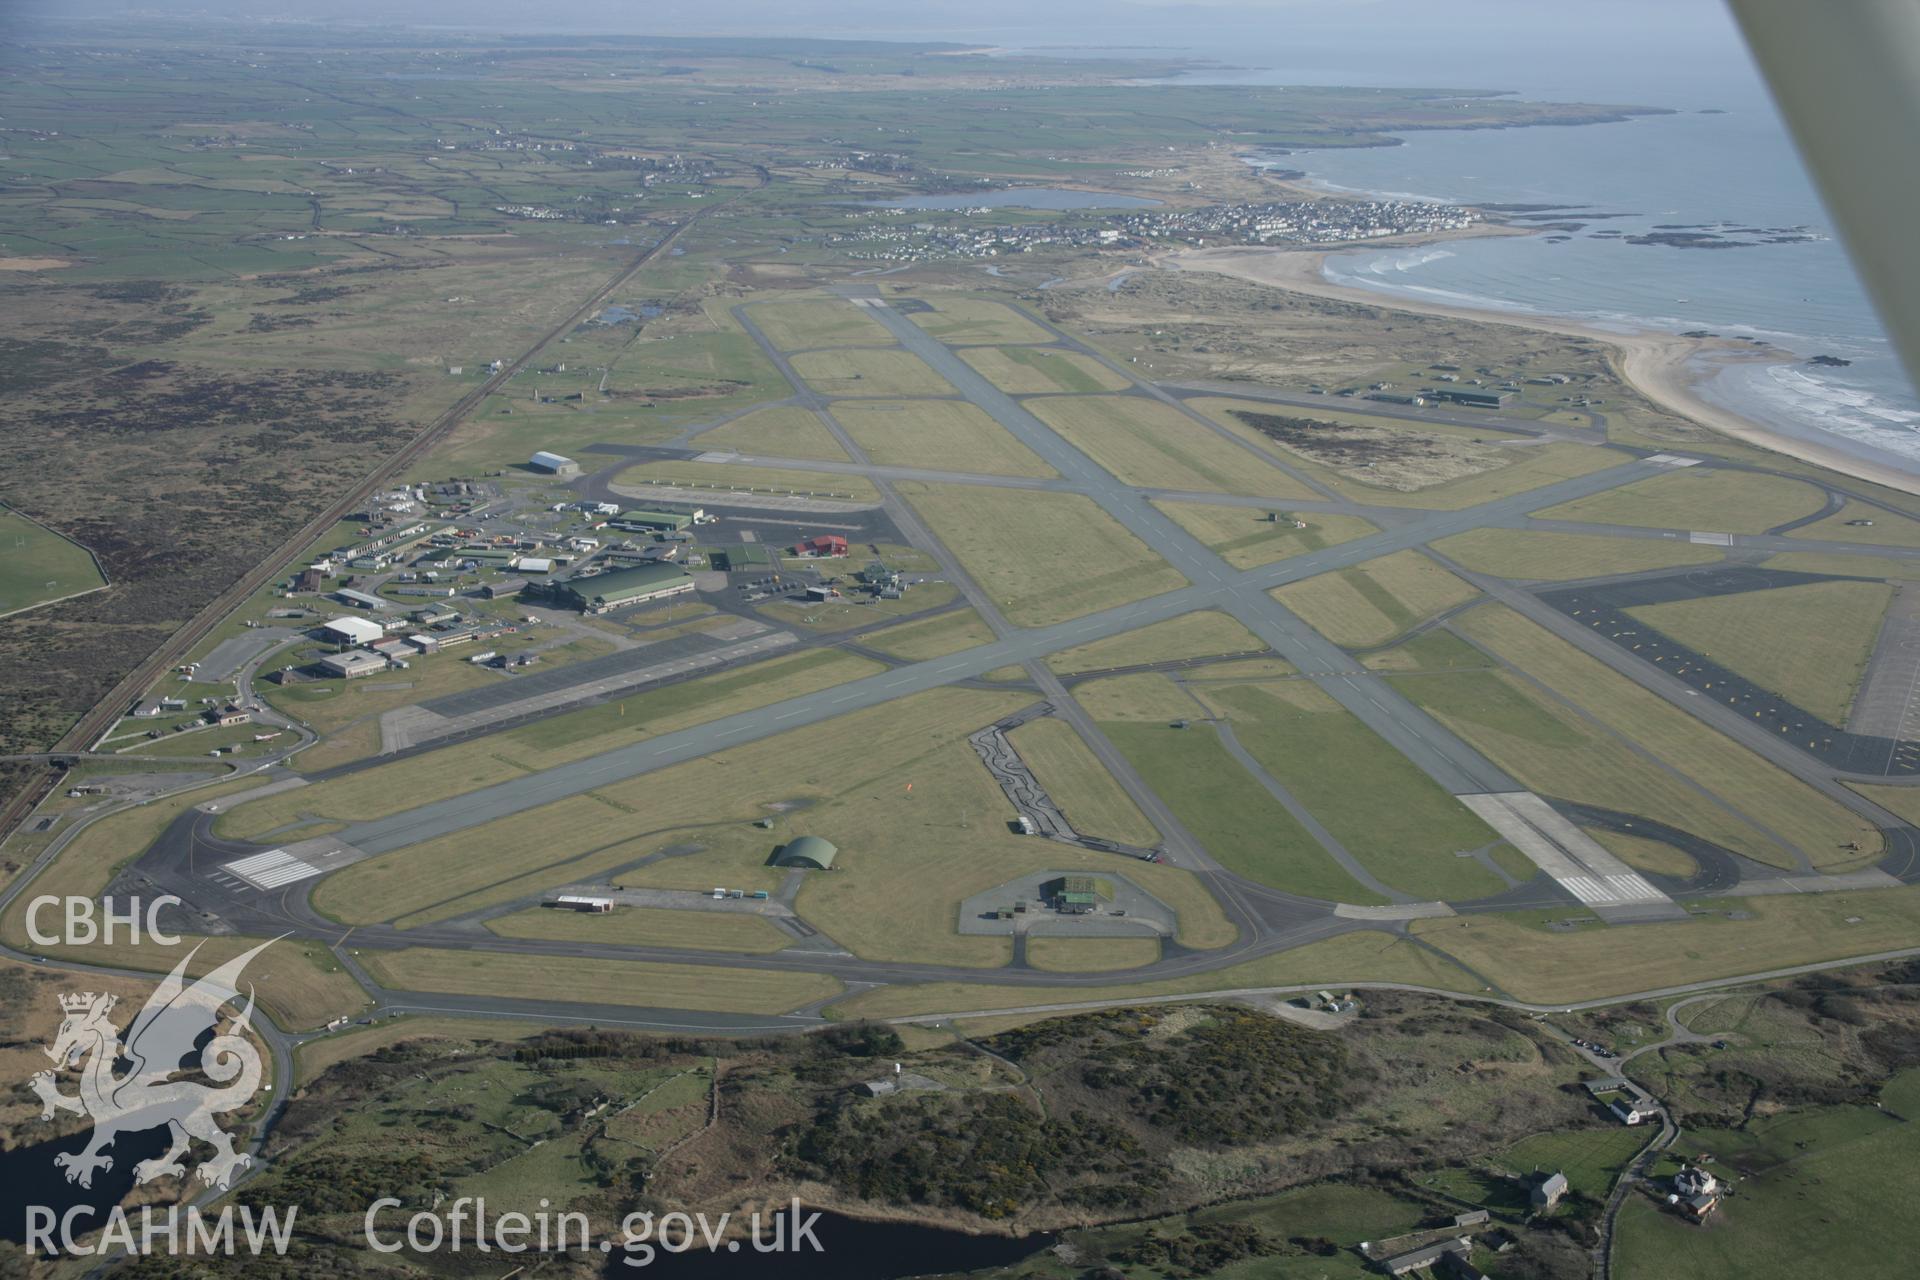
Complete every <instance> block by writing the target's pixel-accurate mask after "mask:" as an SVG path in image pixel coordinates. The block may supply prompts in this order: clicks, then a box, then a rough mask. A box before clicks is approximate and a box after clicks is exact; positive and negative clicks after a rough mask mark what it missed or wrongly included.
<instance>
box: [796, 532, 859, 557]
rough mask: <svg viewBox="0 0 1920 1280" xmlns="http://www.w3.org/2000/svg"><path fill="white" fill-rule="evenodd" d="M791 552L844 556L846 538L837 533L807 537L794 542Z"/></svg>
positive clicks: (806, 554)
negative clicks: (801, 540) (804, 539)
mask: <svg viewBox="0 0 1920 1280" xmlns="http://www.w3.org/2000/svg"><path fill="white" fill-rule="evenodd" d="M793 554H795V555H797V556H844V555H845V554H847V540H846V539H845V538H843V537H841V536H840V535H839V534H837V533H829V534H824V535H822V536H821V537H818V538H808V539H807V540H806V541H804V542H799V543H795V544H794V548H793Z"/></svg>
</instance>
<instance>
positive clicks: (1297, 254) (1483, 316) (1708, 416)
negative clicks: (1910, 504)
mask: <svg viewBox="0 0 1920 1280" xmlns="http://www.w3.org/2000/svg"><path fill="white" fill-rule="evenodd" d="M1375 248H1377V246H1367V247H1363V248H1356V249H1350V250H1349V249H1340V250H1331V251H1328V250H1306V249H1286V248H1277V247H1245V246H1233V247H1227V248H1219V249H1189V250H1181V251H1177V252H1172V253H1164V254H1159V255H1156V256H1155V258H1154V259H1153V260H1154V262H1155V263H1156V264H1157V265H1159V266H1162V267H1166V268H1171V269H1175V270H1181V271H1213V272H1218V273H1220V274H1222V275H1228V276H1233V277H1235V278H1237V279H1241V280H1248V281H1251V282H1253V283H1255V284H1264V285H1271V286H1273V287H1274V288H1278V289H1287V290H1291V291H1292V292H1294V293H1304V294H1310V295H1313V296H1316V297H1322V298H1335V299H1339V300H1340V301H1343V302H1354V303H1361V304H1364V305H1366V306H1372V307H1380V308H1382V309H1385V310H1398V311H1410V312H1416V313H1419V314H1423V315H1436V316H1451V317H1454V318H1456V319H1462V320H1472V321H1475V322H1477V323H1482V324H1505V325H1513V326H1516V327H1518V328H1523V329H1536V330H1541V331H1544V332H1548V333H1561V334H1567V335H1570V336H1573V337H1580V338H1587V339H1591V340H1593V341H1596V342H1601V343H1604V344H1606V345H1607V346H1609V347H1611V348H1612V349H1613V350H1614V351H1615V352H1616V353H1617V355H1616V365H1617V367H1618V369H1619V372H1620V375H1621V377H1622V378H1624V379H1625V380H1626V381H1627V382H1628V383H1629V384H1631V385H1632V386H1633V387H1634V388H1635V389H1636V390H1638V391H1639V392H1640V393H1641V394H1642V395H1644V396H1646V397H1647V399H1649V400H1651V401H1652V402H1653V403H1655V404H1657V405H1659V406H1660V407H1661V408H1663V409H1665V410H1667V411H1668V412H1669V413H1673V414H1677V415H1679V416H1680V417H1683V418H1686V419H1689V420H1690V421H1693V422H1696V423H1698V424H1700V425H1701V426H1703V427H1706V428H1708V429H1710V430H1713V431H1717V432H1719V433H1720V434H1722V435H1725V436H1727V437H1729V438H1731V439H1734V440H1738V441H1740V442H1741V443H1742V444H1748V445H1753V446H1754V447H1756V448H1762V449H1768V450H1771V451H1773V452H1775V453H1780V454H1785V455H1786V456H1788V457H1791V458H1797V459H1799V460H1800V461H1802V462H1809V463H1812V464H1814V465H1816V466H1821V467H1826V468H1828V469H1829V470H1832V471H1836V472H1839V473H1840V474H1842V475H1848V476H1852V477H1854V478H1856V479H1859V480H1867V481H1871V482H1872V483H1874V484H1880V485H1885V486H1887V487H1888V488H1891V489H1898V490H1900V491H1901V492H1903V493H1913V494H1920V479H1916V478H1915V477H1914V476H1912V475H1909V474H1907V473H1905V472H1903V471H1901V470H1899V469H1898V468H1896V467H1893V466H1889V465H1883V464H1880V463H1877V462H1874V461H1872V460H1870V459H1866V458H1861V457H1859V456H1857V455H1855V454H1852V453H1849V452H1846V451H1844V450H1842V449H1838V448H1835V447H1833V446H1831V445H1827V444H1824V443H1821V442H1820V441H1817V440H1808V439H1803V438H1800V437H1797V436H1791V435H1787V434H1785V433H1783V432H1780V431H1776V430H1773V429H1771V428H1769V427H1766V426H1762V425H1761V424H1759V423H1756V422H1753V421H1751V420H1750V419H1747V418H1744V417H1742V416H1741V415H1739V414H1737V413H1735V412H1733V411H1732V410H1730V409H1727V408H1725V407H1723V406H1721V405H1717V404H1714V403H1712V402H1711V401H1709V400H1707V399H1706V398H1705V397H1704V396H1702V395H1701V394H1700V392H1699V389H1698V387H1699V383H1700V382H1701V381H1703V380H1704V378H1705V377H1706V376H1709V374H1708V371H1709V370H1710V369H1711V367H1712V366H1713V365H1715V364H1720V365H1724V364H1727V363H1732V362H1740V363H1748V364H1752V363H1776V364H1786V363H1793V362H1794V357H1792V356H1788V355H1785V354H1782V353H1778V352H1772V353H1769V352H1767V351H1765V350H1764V349H1756V348H1754V347H1753V346H1752V345H1751V344H1748V343H1742V342H1734V341H1730V340H1726V339H1717V338H1688V337H1684V336H1682V335H1680V334H1675V333H1668V332H1664V331H1660V330H1637V331H1631V332H1616V331H1612V330H1608V329H1601V328H1598V327H1595V326H1592V325H1586V324H1581V323H1579V322H1577V321H1574V320H1568V319H1563V318H1559V317H1548V316H1536V315H1527V316H1524V317H1520V316H1515V315H1513V314H1511V313H1504V312H1499V311H1491V310H1483V309H1478V308H1472V307H1462V306H1454V305H1449V304H1446V303H1439V302H1429V301H1426V300H1423V299H1416V298H1407V297H1402V296H1392V297H1389V296H1385V295H1383V294H1381V293H1377V292H1372V291H1369V290H1365V289H1357V288H1350V287H1348V286H1345V285H1340V284H1336V283H1334V282H1333V281H1330V280H1328V279H1327V278H1326V275H1325V266H1326V263H1327V260H1328V259H1329V258H1331V257H1334V256H1336V255H1338V254H1345V253H1360V252H1370V251H1372V250H1374V249H1375Z"/></svg>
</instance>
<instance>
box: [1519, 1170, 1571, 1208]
mask: <svg viewBox="0 0 1920 1280" xmlns="http://www.w3.org/2000/svg"><path fill="white" fill-rule="evenodd" d="M1566 1194H1567V1175H1566V1174H1564V1173H1550V1174H1548V1175H1547V1176H1546V1177H1544V1178H1542V1179H1541V1180H1540V1181H1539V1182H1538V1183H1536V1184H1534V1188H1533V1192H1532V1194H1531V1195H1530V1196H1529V1197H1528V1199H1529V1200H1530V1201H1531V1202H1532V1204H1533V1207H1534V1208H1536V1209H1551V1208H1553V1207H1554V1206H1555V1205H1557V1204H1559V1203H1560V1200H1561V1197H1563V1196H1565V1195H1566Z"/></svg>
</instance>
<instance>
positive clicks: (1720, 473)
mask: <svg viewBox="0 0 1920 1280" xmlns="http://www.w3.org/2000/svg"><path fill="white" fill-rule="evenodd" d="M1825 501H1826V499H1825V497H1824V495H1822V494H1821V492H1820V490H1818V489H1816V488H1814V487H1813V486H1812V485H1810V484H1806V483H1804V482H1802V481H1799V480H1789V479H1786V478H1785V477H1783V476H1770V475H1761V474H1758V473H1755V472H1750V471H1728V470H1722V469H1720V468H1717V467H1685V468H1682V469H1680V470H1678V471H1670V472H1668V473H1667V474H1666V475H1661V476H1654V477H1653V478H1652V479H1650V480H1640V481H1636V482H1635V483H1633V484H1630V485H1626V486H1624V487H1622V488H1619V489H1610V490H1608V491H1607V492H1605V493H1597V494H1594V495H1593V496H1592V497H1588V498H1576V499H1574V500H1573V501H1572V502H1563V503H1561V504H1560V505H1559V506H1557V507H1548V508H1546V509H1545V510H1542V511H1536V512H1534V513H1533V514H1534V515H1536V516H1539V517H1540V518H1542V519H1544V520H1585V521H1590V522H1593V523H1596V524H1630V525H1638V526H1640V527H1642V528H1648V529H1706V530H1712V531H1714V532H1716V533H1765V532H1766V531H1767V530H1769V529H1771V528H1773V527H1775V526H1776V525H1782V524H1787V523H1789V522H1791V521H1794V520H1798V519H1800V518H1801V517H1803V516H1810V515H1812V514H1813V513H1814V512H1816V511H1818V510H1820V508H1821V506H1822V505H1823V504H1824V503H1825Z"/></svg>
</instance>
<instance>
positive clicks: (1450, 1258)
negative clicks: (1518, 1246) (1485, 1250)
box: [1361, 1240, 1473, 1276]
mask: <svg viewBox="0 0 1920 1280" xmlns="http://www.w3.org/2000/svg"><path fill="white" fill-rule="evenodd" d="M1361 1248H1363V1249H1364V1248H1366V1246H1365V1245H1362V1246H1361ZM1471 1256H1473V1245H1472V1243H1471V1242H1469V1241H1467V1240H1442V1241H1440V1242H1439V1243H1438V1244H1429V1245H1422V1246H1421V1247H1420V1248H1418V1249H1409V1250H1407V1251H1406V1252H1405V1253H1396V1254H1394V1255H1393V1256H1392V1257H1389V1258H1382V1259H1380V1262H1379V1267H1380V1270H1382V1271H1384V1272H1386V1273H1387V1274H1388V1275H1390V1276H1404V1275H1408V1274H1410V1273H1412V1272H1415V1271H1426V1270H1430V1269H1432V1268H1435V1267H1438V1266H1442V1265H1447V1264H1450V1263H1452V1264H1461V1263H1466V1261H1467V1259H1468V1258H1470V1257H1471ZM1468 1269H1469V1270H1471V1269H1472V1268H1471V1266H1470V1265H1469V1267H1468ZM1449 1270H1452V1267H1451V1266H1450V1267H1449Z"/></svg>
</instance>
